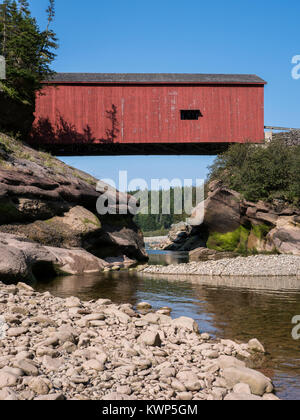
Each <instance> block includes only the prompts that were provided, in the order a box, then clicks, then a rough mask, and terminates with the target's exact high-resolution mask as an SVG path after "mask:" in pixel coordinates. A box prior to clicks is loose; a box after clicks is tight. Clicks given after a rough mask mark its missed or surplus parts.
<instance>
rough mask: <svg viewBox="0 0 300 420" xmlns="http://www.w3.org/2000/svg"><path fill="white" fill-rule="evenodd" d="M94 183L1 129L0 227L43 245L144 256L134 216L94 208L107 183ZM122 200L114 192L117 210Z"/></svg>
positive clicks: (124, 202) (98, 253)
mask: <svg viewBox="0 0 300 420" xmlns="http://www.w3.org/2000/svg"><path fill="white" fill-rule="evenodd" d="M96 184H97V180H96V179H95V178H93V177H91V176H89V175H88V174H86V173H84V172H81V171H79V170H76V169H74V168H71V167H69V166H67V165H65V164H64V163H63V162H61V161H59V160H58V159H55V158H54V157H52V156H50V155H49V154H46V153H43V152H38V151H36V150H33V149H31V148H30V147H27V146H25V145H24V144H22V143H20V142H18V141H16V140H14V139H12V138H10V137H7V136H5V135H1V134H0V232H2V233H5V234H13V235H19V236H20V235H21V236H22V237H24V238H27V239H29V240H31V241H33V242H36V243H39V244H42V245H44V246H48V247H56V248H66V249H74V248H84V249H85V250H87V251H89V252H91V253H92V254H94V255H95V256H96V257H99V258H106V257H120V256H126V257H129V258H131V259H134V260H137V261H145V260H146V259H147V255H146V252H145V249H144V240H143V235H142V233H141V232H140V230H139V229H138V227H137V226H136V225H135V224H134V222H133V220H132V218H133V216H131V215H130V214H128V215H122V216H121V215H107V216H103V217H102V216H101V217H100V216H99V215H98V214H97V212H96V202H97V199H98V198H99V197H100V196H101V195H102V194H103V193H104V192H106V190H107V188H106V187H107V186H106V185H104V184H102V185H101V188H100V190H101V191H100V192H99V191H96ZM112 192H114V191H112ZM127 202H128V196H127V195H126V194H122V193H119V192H117V203H116V210H117V212H118V210H119V208H121V207H124V206H127Z"/></svg>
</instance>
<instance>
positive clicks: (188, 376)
mask: <svg viewBox="0 0 300 420" xmlns="http://www.w3.org/2000/svg"><path fill="white" fill-rule="evenodd" d="M176 378H177V379H178V380H179V381H180V382H181V383H182V384H184V386H185V388H186V389H187V390H188V391H193V392H195V391H200V389H201V388H202V386H201V383H200V380H199V378H198V376H197V375H196V374H195V373H193V372H192V371H182V372H179V373H178V374H177V376H176Z"/></svg>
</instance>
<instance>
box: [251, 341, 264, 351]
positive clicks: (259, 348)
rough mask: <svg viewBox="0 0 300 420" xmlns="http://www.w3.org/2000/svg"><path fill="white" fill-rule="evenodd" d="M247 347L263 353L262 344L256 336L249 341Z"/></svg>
mask: <svg viewBox="0 0 300 420" xmlns="http://www.w3.org/2000/svg"><path fill="white" fill-rule="evenodd" d="M248 348H249V350H251V351H254V352H258V353H265V348H264V346H263V345H262V344H261V343H260V342H259V341H258V340H257V339H256V338H254V339H252V340H250V341H249V343H248Z"/></svg>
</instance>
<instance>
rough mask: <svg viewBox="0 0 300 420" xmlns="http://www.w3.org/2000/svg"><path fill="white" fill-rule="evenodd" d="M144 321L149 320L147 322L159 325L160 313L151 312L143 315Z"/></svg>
mask: <svg viewBox="0 0 300 420" xmlns="http://www.w3.org/2000/svg"><path fill="white" fill-rule="evenodd" d="M143 321H145V322H147V324H154V325H157V324H159V323H160V315H159V314H154V313H149V314H147V315H145V316H144V317H143Z"/></svg>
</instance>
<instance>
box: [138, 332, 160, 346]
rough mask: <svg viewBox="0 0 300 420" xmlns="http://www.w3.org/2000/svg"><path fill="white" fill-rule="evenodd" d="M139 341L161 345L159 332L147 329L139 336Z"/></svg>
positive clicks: (148, 344)
mask: <svg viewBox="0 0 300 420" xmlns="http://www.w3.org/2000/svg"><path fill="white" fill-rule="evenodd" d="M138 343H142V344H145V345H146V346H152V347H160V346H161V339H160V336H159V334H158V333H157V332H155V331H146V332H145V333H143V334H142V335H141V336H140V337H139V338H138Z"/></svg>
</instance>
